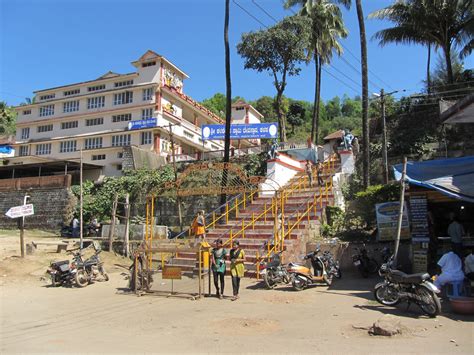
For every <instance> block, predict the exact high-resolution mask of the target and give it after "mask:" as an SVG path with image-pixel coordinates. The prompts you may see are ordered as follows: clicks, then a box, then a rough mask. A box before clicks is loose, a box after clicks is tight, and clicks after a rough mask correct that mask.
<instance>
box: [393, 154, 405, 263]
mask: <svg viewBox="0 0 474 355" xmlns="http://www.w3.org/2000/svg"><path fill="white" fill-rule="evenodd" d="M406 174H407V157H404V158H403V170H402V177H401V178H400V209H399V210H398V221H397V236H396V239H395V251H394V253H393V255H394V256H393V261H394V263H395V268H396V267H397V265H398V262H397V257H398V247H399V245H400V234H401V232H402V221H403V205H404V204H405V176H406Z"/></svg>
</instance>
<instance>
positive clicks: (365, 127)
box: [356, 0, 370, 187]
mask: <svg viewBox="0 0 474 355" xmlns="http://www.w3.org/2000/svg"><path fill="white" fill-rule="evenodd" d="M356 9H357V18H358V21H359V36H360V65H361V73H362V141H363V144H362V156H363V169H362V170H363V175H364V176H363V184H364V187H368V186H369V185H370V171H369V170H370V138H369V135H370V132H369V75H368V72H367V71H368V67H367V40H366V38H367V36H366V34H365V22H364V12H363V11H362V1H361V0H356Z"/></svg>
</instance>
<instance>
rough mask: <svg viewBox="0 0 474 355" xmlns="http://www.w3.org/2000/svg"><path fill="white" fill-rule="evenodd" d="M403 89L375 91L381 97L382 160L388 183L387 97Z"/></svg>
mask: <svg viewBox="0 0 474 355" xmlns="http://www.w3.org/2000/svg"><path fill="white" fill-rule="evenodd" d="M404 91H406V90H405V89H403V90H395V91H392V92H389V93H385V91H384V89H380V94H378V93H375V92H374V93H373V95H374V96H376V97H379V98H380V106H381V111H382V161H383V169H384V176H383V177H384V179H383V180H384V183H385V184H387V183H388V157H387V125H386V122H385V97H386V96H389V95H393V94H395V93H397V92H404Z"/></svg>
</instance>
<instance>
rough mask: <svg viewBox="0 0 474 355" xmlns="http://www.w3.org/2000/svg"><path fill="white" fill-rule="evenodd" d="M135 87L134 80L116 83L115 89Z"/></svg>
mask: <svg viewBox="0 0 474 355" xmlns="http://www.w3.org/2000/svg"><path fill="white" fill-rule="evenodd" d="M130 85H133V80H126V81H119V82H116V83H114V87H116V88H122V87H124V86H130Z"/></svg>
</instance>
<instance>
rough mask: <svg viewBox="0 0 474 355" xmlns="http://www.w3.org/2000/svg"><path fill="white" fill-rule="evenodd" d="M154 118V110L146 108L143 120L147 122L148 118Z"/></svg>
mask: <svg viewBox="0 0 474 355" xmlns="http://www.w3.org/2000/svg"><path fill="white" fill-rule="evenodd" d="M151 117H153V109H152V108H144V109H143V110H142V120H145V119H147V118H151Z"/></svg>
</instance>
